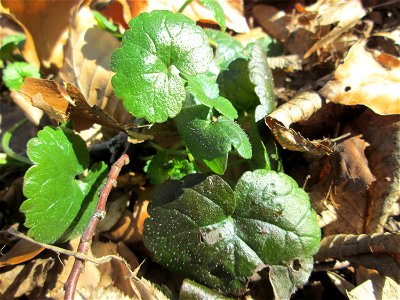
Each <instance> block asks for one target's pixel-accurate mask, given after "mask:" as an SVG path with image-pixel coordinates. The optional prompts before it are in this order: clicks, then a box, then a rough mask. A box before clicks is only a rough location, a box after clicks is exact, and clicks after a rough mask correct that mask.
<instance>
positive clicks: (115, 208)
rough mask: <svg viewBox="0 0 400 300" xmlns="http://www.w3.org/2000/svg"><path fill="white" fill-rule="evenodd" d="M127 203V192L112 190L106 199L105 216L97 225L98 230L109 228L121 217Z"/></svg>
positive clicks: (102, 230)
mask: <svg viewBox="0 0 400 300" xmlns="http://www.w3.org/2000/svg"><path fill="white" fill-rule="evenodd" d="M128 203H129V194H127V193H123V192H120V191H113V192H112V193H111V194H110V195H109V197H108V200H107V207H106V212H107V214H106V216H105V218H104V219H103V220H102V221H101V222H100V223H99V225H98V226H97V229H96V230H97V231H98V232H104V231H108V230H110V229H111V228H112V227H113V226H114V225H115V224H116V223H117V222H118V220H119V219H120V218H121V217H122V214H123V213H124V211H125V210H126V207H127V205H128Z"/></svg>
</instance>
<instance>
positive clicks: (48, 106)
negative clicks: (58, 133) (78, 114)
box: [19, 77, 70, 122]
mask: <svg viewBox="0 0 400 300" xmlns="http://www.w3.org/2000/svg"><path fill="white" fill-rule="evenodd" d="M19 92H20V94H21V95H22V96H23V97H24V98H25V100H26V101H27V102H28V103H31V104H32V105H33V106H34V107H37V108H40V109H41V110H43V111H44V112H45V113H46V114H47V115H48V116H49V117H50V118H52V119H54V120H56V121H58V122H64V121H66V120H67V119H68V117H69V112H68V107H69V105H70V103H69V102H68V99H67V97H66V95H65V93H63V92H62V90H61V89H60V88H59V86H58V85H57V83H56V82H54V81H52V80H46V79H37V78H29V77H28V78H26V79H25V80H24V83H23V85H22V86H21V89H20V90H19Z"/></svg>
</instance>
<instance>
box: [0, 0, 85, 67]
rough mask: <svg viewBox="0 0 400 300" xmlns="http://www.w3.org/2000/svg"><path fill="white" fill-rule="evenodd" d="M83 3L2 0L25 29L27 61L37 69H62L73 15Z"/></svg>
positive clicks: (78, 0)
mask: <svg viewBox="0 0 400 300" xmlns="http://www.w3.org/2000/svg"><path fill="white" fill-rule="evenodd" d="M81 2H82V0H70V1H64V0H41V1H30V0H20V1H14V0H2V5H3V6H4V7H5V8H7V9H9V11H10V13H11V14H12V15H13V16H14V17H15V19H16V20H17V21H18V23H19V24H21V25H22V26H23V28H24V30H25V34H26V38H27V39H26V43H25V48H24V57H25V59H26V60H27V61H28V62H29V63H31V64H33V65H34V66H36V67H39V66H40V65H42V66H44V67H45V68H51V67H52V65H54V66H55V67H57V68H60V67H61V65H62V61H63V58H64V55H63V47H64V44H65V43H66V41H67V31H68V26H69V17H70V14H71V12H72V11H73V10H74V9H75V8H77V7H78V6H79V4H80V3H81Z"/></svg>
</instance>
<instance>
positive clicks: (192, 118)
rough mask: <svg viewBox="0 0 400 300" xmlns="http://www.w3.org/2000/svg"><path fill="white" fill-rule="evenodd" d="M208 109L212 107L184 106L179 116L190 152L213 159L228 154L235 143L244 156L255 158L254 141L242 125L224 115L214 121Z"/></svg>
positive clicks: (180, 126) (183, 138)
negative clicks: (252, 147)
mask: <svg viewBox="0 0 400 300" xmlns="http://www.w3.org/2000/svg"><path fill="white" fill-rule="evenodd" d="M208 113H209V108H208V107H205V106H202V105H198V106H192V107H188V108H184V109H183V110H182V112H181V113H180V114H179V115H178V116H177V117H176V118H175V122H176V124H177V127H178V131H179V133H180V135H181V137H182V140H183V141H184V143H185V145H186V147H187V148H188V149H189V151H190V153H192V154H193V156H194V157H195V158H196V159H200V160H209V161H211V160H213V159H215V158H222V157H227V156H228V153H229V151H230V150H231V148H232V147H233V148H235V149H236V150H237V152H238V153H239V155H240V156H242V157H243V158H251V145H250V142H249V140H248V138H247V135H246V134H245V133H244V131H243V130H242V129H241V128H240V126H239V125H238V124H237V123H235V122H234V121H232V120H231V119H229V118H227V117H224V116H220V117H219V118H218V119H217V120H216V122H212V121H210V119H209V118H208Z"/></svg>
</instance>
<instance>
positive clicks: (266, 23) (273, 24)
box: [253, 4, 291, 42]
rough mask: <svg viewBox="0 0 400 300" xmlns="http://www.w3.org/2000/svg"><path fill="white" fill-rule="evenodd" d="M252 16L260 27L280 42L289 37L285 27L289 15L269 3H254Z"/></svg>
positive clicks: (288, 20)
mask: <svg viewBox="0 0 400 300" xmlns="http://www.w3.org/2000/svg"><path fill="white" fill-rule="evenodd" d="M253 16H254V18H255V19H256V21H257V22H258V23H259V24H260V25H261V27H262V28H263V29H264V30H265V31H266V32H267V33H268V34H269V35H270V36H271V37H274V38H276V39H278V40H279V41H281V42H285V41H286V40H287V38H288V37H289V33H290V32H289V30H288V29H287V28H286V26H287V25H288V23H289V22H290V19H291V18H290V16H288V15H286V14H285V12H284V11H280V10H278V9H277V8H275V7H274V6H271V5H264V4H263V5H256V6H255V7H254V8H253Z"/></svg>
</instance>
